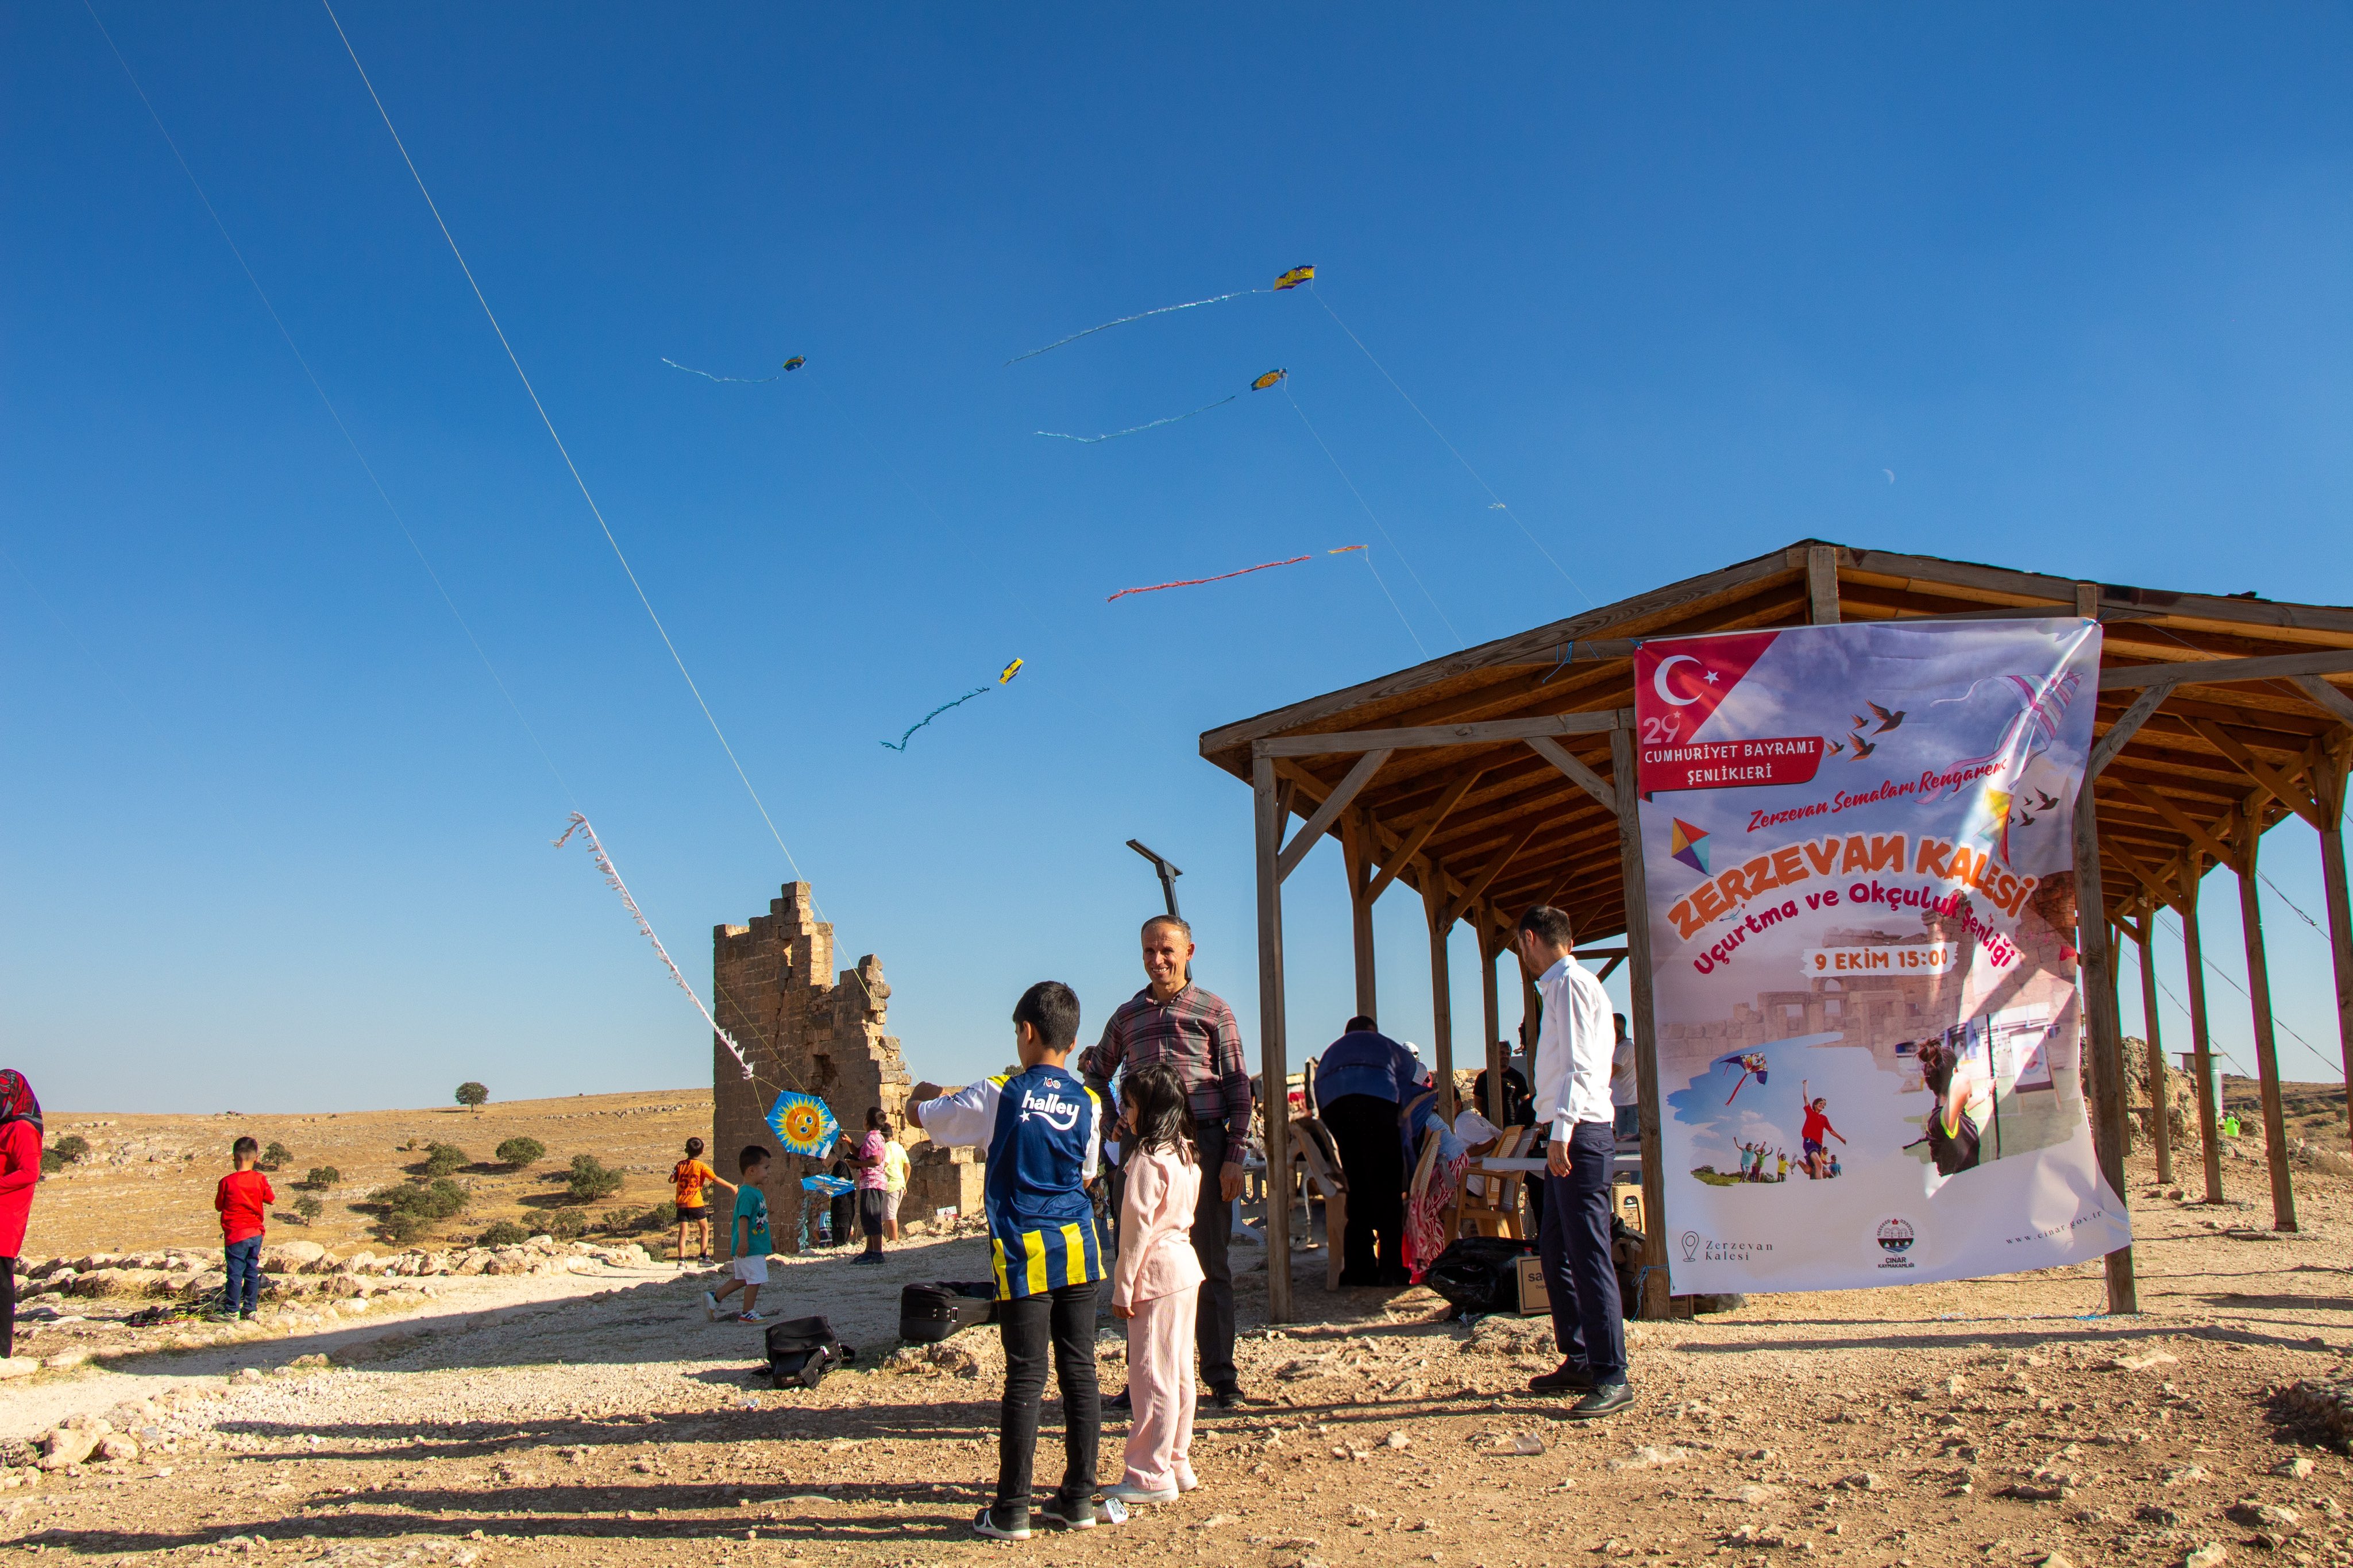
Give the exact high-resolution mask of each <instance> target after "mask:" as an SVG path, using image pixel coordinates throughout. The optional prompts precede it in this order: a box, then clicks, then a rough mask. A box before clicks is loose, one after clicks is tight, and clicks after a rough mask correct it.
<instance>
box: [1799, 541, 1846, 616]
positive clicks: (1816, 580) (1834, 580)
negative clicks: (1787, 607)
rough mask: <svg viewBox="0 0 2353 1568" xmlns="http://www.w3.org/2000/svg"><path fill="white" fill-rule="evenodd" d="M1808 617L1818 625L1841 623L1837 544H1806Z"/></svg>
mask: <svg viewBox="0 0 2353 1568" xmlns="http://www.w3.org/2000/svg"><path fill="white" fill-rule="evenodd" d="M1806 618H1807V619H1808V620H1810V621H1811V622H1813V623H1814V625H1816V626H1836V625H1838V624H1839V581H1838V546H1837V545H1835V544H1811V545H1808V546H1807V547H1806Z"/></svg>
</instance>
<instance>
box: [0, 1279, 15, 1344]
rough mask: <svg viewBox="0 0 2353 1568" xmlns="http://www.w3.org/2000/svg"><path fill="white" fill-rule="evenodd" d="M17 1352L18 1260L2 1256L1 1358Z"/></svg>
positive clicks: (0, 1284)
mask: <svg viewBox="0 0 2353 1568" xmlns="http://www.w3.org/2000/svg"><path fill="white" fill-rule="evenodd" d="M15 1354H16V1259H15V1258H0V1360H5V1359H6V1358H7V1357H9V1356H12V1355H15Z"/></svg>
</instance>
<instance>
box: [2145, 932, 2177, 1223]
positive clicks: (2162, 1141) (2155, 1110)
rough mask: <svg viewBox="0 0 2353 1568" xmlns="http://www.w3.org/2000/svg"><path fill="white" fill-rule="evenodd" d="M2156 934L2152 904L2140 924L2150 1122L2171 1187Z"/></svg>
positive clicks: (2161, 1170) (2160, 1169)
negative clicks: (2152, 955)
mask: <svg viewBox="0 0 2353 1568" xmlns="http://www.w3.org/2000/svg"><path fill="white" fill-rule="evenodd" d="M2156 930H2157V907H2156V906H2155V905H2154V904H2152V905H2150V906H2149V907H2148V909H2147V910H2145V911H2144V912H2143V913H2142V915H2141V920H2140V931H2139V937H2140V1026H2141V1029H2142V1031H2143V1035H2144V1037H2145V1038H2146V1039H2147V1044H2148V1097H2149V1113H2148V1120H2149V1126H2150V1131H2151V1133H2152V1135H2153V1136H2154V1137H2155V1138H2156V1139H2157V1179H2158V1183H2159V1184H2162V1185H2165V1186H2168V1187H2169V1186H2171V1185H2172V1184H2173V1129H2172V1127H2171V1126H2170V1125H2169V1124H2168V1123H2169V1121H2170V1118H2168V1116H2167V1115H2166V1105H2167V1101H2168V1100H2170V1099H2171V1098H2172V1097H2171V1096H2169V1095H2168V1094H2167V1093H2166V1092H2165V1047H2164V1046H2163V1045H2162V1044H2161V1043H2160V1042H2159V1041H2158V1029H2157V971H2156V970H2154V969H2152V968H2151V967H2149V962H2148V960H2149V937H2150V936H2151V934H2153V933H2154V932H2155V931H2156Z"/></svg>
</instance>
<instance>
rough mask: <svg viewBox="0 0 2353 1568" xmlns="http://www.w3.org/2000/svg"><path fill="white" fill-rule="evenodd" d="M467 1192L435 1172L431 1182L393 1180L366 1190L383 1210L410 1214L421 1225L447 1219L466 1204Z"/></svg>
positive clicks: (468, 1197) (395, 1213) (371, 1201)
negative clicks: (388, 1184)
mask: <svg viewBox="0 0 2353 1568" xmlns="http://www.w3.org/2000/svg"><path fill="white" fill-rule="evenodd" d="M469 1200H470V1194H468V1193H467V1191H466V1189H465V1188H463V1187H461V1186H459V1184H457V1183H455V1182H453V1181H451V1180H450V1179H449V1178H448V1177H447V1176H439V1177H436V1178H435V1179H434V1180H433V1181H431V1182H426V1183H418V1182H395V1183H393V1184H391V1185H390V1186H385V1187H378V1188H377V1189H376V1190H375V1191H374V1192H372V1193H370V1194H368V1202H370V1203H373V1204H382V1205H384V1207H385V1212H386V1213H387V1214H393V1215H410V1216H412V1217H413V1218H415V1219H416V1220H417V1222H418V1223H419V1224H420V1225H422V1224H429V1223H430V1222H432V1221H434V1220H437V1219H448V1217H449V1216H450V1215H453V1214H456V1213H457V1212H458V1211H459V1210H460V1209H462V1208H464V1207H465V1206H466V1205H467V1203H468V1201H469Z"/></svg>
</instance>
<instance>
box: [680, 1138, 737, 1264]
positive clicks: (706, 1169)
mask: <svg viewBox="0 0 2353 1568" xmlns="http://www.w3.org/2000/svg"><path fill="white" fill-rule="evenodd" d="M670 1182H671V1184H673V1185H674V1186H676V1187H677V1189H678V1254H677V1261H678V1266H679V1267H680V1268H685V1267H686V1258H687V1251H686V1232H687V1227H688V1226H702V1261H703V1262H705V1263H709V1262H712V1261H713V1259H712V1256H711V1205H709V1204H707V1203H705V1202H703V1201H702V1191H703V1189H704V1188H705V1187H725V1188H726V1189H727V1190H728V1192H729V1193H731V1194H732V1193H733V1192H734V1191H736V1187H735V1184H734V1183H733V1182H730V1181H726V1180H724V1179H723V1178H722V1177H721V1176H720V1174H719V1173H718V1172H716V1171H714V1170H712V1168H711V1167H710V1166H708V1165H706V1164H704V1163H702V1139H700V1138H690V1139H688V1140H687V1141H686V1158H685V1159H683V1160H681V1161H680V1162H679V1163H677V1164H675V1165H673V1166H671V1167H670Z"/></svg>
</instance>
